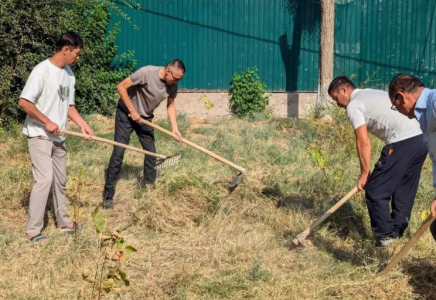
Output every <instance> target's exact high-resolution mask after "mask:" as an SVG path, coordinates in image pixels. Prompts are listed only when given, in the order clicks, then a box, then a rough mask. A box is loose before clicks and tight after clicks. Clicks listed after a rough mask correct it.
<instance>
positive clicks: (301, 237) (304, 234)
mask: <svg viewBox="0 0 436 300" xmlns="http://www.w3.org/2000/svg"><path fill="white" fill-rule="evenodd" d="M356 193H357V186H355V187H354V188H352V189H351V190H350V191H349V192H348V193H347V194H346V195H345V196H344V197H343V198H342V199H340V200H339V201H338V202H336V204H335V205H333V206H332V207H331V208H330V209H329V210H328V211H326V212H325V213H324V214H323V215H322V216H321V217H319V218H318V219H316V220H315V221H314V222H313V223H312V224H311V225H310V226H309V227H307V228H306V229H305V230H304V231H303V232H302V233H300V234H299V235H298V238H299V240H300V241H301V240H304V239H305V238H306V237H307V236H308V235H309V234H310V233H311V232H312V230H313V229H315V228H316V227H318V225H319V224H321V223H322V222H324V220H325V219H327V218H328V217H329V216H330V215H331V214H333V213H334V212H335V211H336V210H338V208H339V207H341V206H342V205H343V204H344V203H345V202H347V201H348V200H350V198H351V197H353V196H354V194H356Z"/></svg>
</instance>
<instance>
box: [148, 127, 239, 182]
mask: <svg viewBox="0 0 436 300" xmlns="http://www.w3.org/2000/svg"><path fill="white" fill-rule="evenodd" d="M141 122H142V123H143V124H146V125H148V126H150V127H153V128H155V129H157V130H159V131H161V132H163V133H165V134H167V135H169V136H172V137H173V138H177V136H176V135H175V134H174V133H172V132H171V131H168V130H166V129H165V128H162V127H160V126H159V125H156V124H154V123H152V122H149V121H147V120H144V119H141ZM181 142H183V143H185V144H187V145H189V146H191V147H193V148H195V149H197V150H199V151H201V152H203V153H205V154H207V155H209V156H211V157H213V158H215V159H216V160H218V161H220V162H222V163H225V164H226V165H229V166H230V167H232V168H234V169H236V170H238V171H239V173H238V175H236V177H235V178H234V179H233V180H232V181H231V182H230V183H229V188H230V189H233V188H235V187H236V186H237V185H238V184H239V182H240V181H241V179H242V175H244V173H245V169H244V168H243V167H240V166H238V165H236V164H235V163H232V162H231V161H229V160H227V159H225V158H223V157H221V156H219V155H217V154H215V153H213V152H212V151H209V150H207V149H206V148H203V147H201V146H199V145H197V144H195V143H193V142H190V141H188V140H186V139H183V138H182V140H181Z"/></svg>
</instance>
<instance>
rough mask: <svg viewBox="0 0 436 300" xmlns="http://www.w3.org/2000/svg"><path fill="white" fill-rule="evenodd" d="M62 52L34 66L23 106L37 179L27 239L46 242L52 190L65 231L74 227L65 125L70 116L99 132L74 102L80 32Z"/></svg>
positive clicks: (68, 36)
mask: <svg viewBox="0 0 436 300" xmlns="http://www.w3.org/2000/svg"><path fill="white" fill-rule="evenodd" d="M56 47H57V49H56V53H55V54H54V55H53V56H52V57H50V58H49V59H46V60H44V61H43V62H41V63H39V64H38V65H37V66H36V67H35V68H33V70H32V72H31V73H30V76H29V78H28V79H27V82H26V85H25V87H24V89H23V91H22V92H21V95H20V99H19V100H18V105H19V106H20V107H21V108H22V109H23V110H24V112H26V114H27V116H26V120H25V122H24V126H23V133H24V134H25V135H26V136H27V138H28V140H27V141H28V145H29V153H30V158H31V160H32V173H33V178H34V179H35V183H34V185H33V187H32V191H31V193H30V200H29V216H28V221H27V230H26V238H27V239H28V240H29V241H33V242H43V241H46V240H47V237H46V236H45V235H43V234H42V233H41V231H42V229H43V225H44V213H45V207H46V203H47V198H48V196H49V193H50V191H51V192H52V198H53V206H54V213H55V217H56V224H57V226H58V227H59V228H60V229H61V230H62V231H73V230H74V229H75V227H76V225H77V224H76V223H74V222H71V221H70V218H69V215H68V212H67V207H66V200H67V197H66V184H67V174H66V148H65V143H64V141H65V137H64V136H61V135H59V133H60V129H65V127H66V124H67V118H70V119H71V120H73V121H74V122H75V123H76V124H77V125H78V126H79V127H80V129H81V131H82V133H84V134H87V135H93V134H94V133H93V131H92V129H91V128H90V127H89V126H88V124H87V123H86V122H85V120H83V118H82V117H81V116H80V114H79V113H78V111H77V110H76V108H75V106H74V86H75V82H76V79H75V77H74V74H73V72H72V71H71V68H70V65H72V64H74V63H75V62H76V61H77V60H78V59H79V55H80V52H81V50H82V48H83V42H82V39H81V38H80V36H79V35H78V34H77V33H75V32H72V31H68V32H66V33H65V34H63V35H62V36H61V38H60V39H59V40H58V42H57V44H56Z"/></svg>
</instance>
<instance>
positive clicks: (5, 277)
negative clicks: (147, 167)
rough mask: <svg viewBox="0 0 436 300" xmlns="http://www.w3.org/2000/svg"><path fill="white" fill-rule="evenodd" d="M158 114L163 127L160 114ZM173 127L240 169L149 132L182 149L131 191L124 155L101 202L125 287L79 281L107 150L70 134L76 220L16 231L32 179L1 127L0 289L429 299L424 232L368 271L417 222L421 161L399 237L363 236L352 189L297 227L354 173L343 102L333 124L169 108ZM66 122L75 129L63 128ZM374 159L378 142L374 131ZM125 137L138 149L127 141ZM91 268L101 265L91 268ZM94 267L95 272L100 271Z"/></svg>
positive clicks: (92, 260)
mask: <svg viewBox="0 0 436 300" xmlns="http://www.w3.org/2000/svg"><path fill="white" fill-rule="evenodd" d="M88 120H89V122H90V124H91V125H92V126H93V128H94V131H95V132H96V134H97V135H99V136H101V137H105V138H112V137H113V121H112V120H111V119H107V118H103V117H100V116H91V117H89V118H88ZM159 124H160V125H162V126H164V127H167V128H168V122H167V121H165V120H162V121H160V122H159ZM179 126H180V129H181V132H182V134H183V136H184V137H185V138H187V139H189V140H192V141H193V142H196V143H198V144H200V145H202V146H204V147H206V148H208V149H210V150H212V151H214V152H216V153H218V154H220V155H222V156H223V157H225V158H227V159H229V160H231V161H234V162H235V163H237V164H238V165H241V166H243V167H245V168H246V169H247V173H246V175H244V177H243V180H242V182H241V183H240V185H239V186H238V187H237V189H236V190H234V191H233V192H231V193H230V192H229V191H228V190H227V183H228V182H229V181H230V180H231V179H232V178H233V177H234V176H235V175H236V174H237V171H235V170H233V169H231V168H230V167H228V166H226V165H223V164H221V163H219V162H217V161H215V160H214V159H212V158H210V157H208V156H206V155H204V154H202V153H200V152H198V151H196V150H194V149H192V148H189V147H187V146H183V145H180V144H178V143H176V142H174V141H173V140H172V138H169V137H167V136H164V135H163V134H161V133H159V132H156V141H157V149H158V153H162V154H165V155H171V154H176V153H179V152H180V153H181V154H182V160H181V161H180V163H179V164H178V165H176V166H173V167H170V168H167V169H165V170H163V171H162V172H161V173H160V174H159V177H158V180H157V183H156V185H155V186H154V187H152V188H147V189H140V188H139V185H138V181H139V179H140V177H141V176H142V162H143V157H142V156H141V155H140V154H138V153H134V152H126V156H125V159H124V167H123V171H122V177H121V180H120V181H119V182H118V185H117V193H116V197H115V209H114V210H111V211H101V213H102V214H103V216H104V219H105V221H106V225H105V226H106V227H107V228H111V229H113V230H115V229H118V230H120V231H121V234H122V236H123V238H124V241H125V243H126V244H129V245H132V246H133V247H134V248H136V250H137V252H135V253H133V254H130V256H129V257H128V258H127V259H126V261H125V262H124V263H123V270H124V271H125V273H126V274H127V277H128V279H129V280H130V285H129V286H123V285H119V287H117V288H115V289H112V291H111V292H109V293H107V292H105V291H104V290H100V289H99V287H98V286H97V287H96V286H95V284H93V283H90V282H88V281H87V280H84V279H83V276H82V274H84V273H86V274H91V277H94V275H95V274H97V277H98V276H102V273H101V271H100V272H97V273H96V270H97V264H98V263H99V262H101V261H102V257H104V256H105V253H104V249H103V248H102V247H100V241H99V234H98V233H97V232H96V229H95V225H94V221H93V219H92V217H91V212H92V211H93V210H94V209H95V207H96V206H99V205H101V195H102V189H103V185H104V178H105V169H106V167H107V164H108V160H109V157H110V154H111V147H110V146H109V145H104V144H100V143H96V142H88V141H85V140H82V139H80V138H74V137H68V138H67V148H68V174H69V183H68V194H69V197H70V199H71V201H70V213H71V216H72V217H73V218H74V219H75V220H76V221H78V222H80V223H83V224H84V225H85V226H84V228H83V230H82V231H81V232H80V233H79V234H78V235H77V236H76V238H74V237H72V236H65V235H63V234H61V233H60V232H58V231H57V230H56V228H55V225H54V223H53V218H52V216H51V215H50V214H49V218H48V223H47V227H46V229H45V233H46V234H47V235H48V236H49V238H50V241H49V242H48V243H45V244H42V245H37V244H28V243H26V242H25V238H24V229H25V225H26V218H27V213H26V207H27V201H28V196H29V191H30V188H31V185H32V181H33V179H32V175H31V170H30V160H29V157H28V153H27V141H26V139H25V138H24V137H23V136H22V135H21V134H20V132H19V131H20V128H19V127H18V126H17V128H16V130H12V131H10V132H2V134H1V138H0V145H1V147H0V157H1V159H0V212H1V218H0V251H1V256H0V298H1V299H94V298H98V297H101V298H102V299H103V298H104V299H330V298H339V299H435V297H436V289H435V287H436V286H435V284H434V283H433V282H434V280H433V278H434V276H435V275H436V274H435V271H434V269H435V264H434V260H433V258H434V256H435V251H434V250H435V244H434V242H433V241H432V238H431V236H430V235H429V234H426V235H425V236H423V238H422V239H421V240H420V241H419V242H418V244H417V245H416V246H415V248H414V249H413V250H412V251H411V253H410V255H409V256H408V257H407V258H406V259H405V260H404V261H403V262H402V264H401V265H400V267H399V268H397V269H396V270H395V271H393V272H392V273H391V274H389V276H386V277H381V276H379V275H378V271H379V269H380V268H381V267H383V266H384V265H385V263H386V262H387V261H388V260H389V259H390V258H391V257H392V256H393V254H394V253H396V252H398V251H399V249H400V248H401V247H402V245H403V244H404V243H405V242H406V241H407V238H408V237H410V236H411V234H413V232H414V231H415V230H416V229H417V228H418V227H419V226H420V224H421V222H422V218H423V217H425V212H426V211H427V210H428V205H429V202H430V200H431V199H432V197H433V194H432V188H431V175H430V169H431V164H430V163H429V162H428V161H427V162H426V164H425V166H424V171H423V174H422V177H421V183H420V187H419V191H418V195H417V199H416V203H415V207H414V210H413V215H412V218H411V220H410V226H409V230H408V232H407V234H406V238H404V239H402V240H400V241H398V242H396V243H395V244H394V246H393V247H390V248H389V249H378V248H375V247H374V246H373V240H372V235H371V232H370V228H369V219H368V213H367V210H366V206H365V204H364V199H363V195H362V194H358V195H356V196H355V197H354V198H353V199H352V200H351V201H349V202H348V203H347V204H345V205H344V206H343V207H342V208H341V209H340V210H339V211H338V212H336V213H335V214H334V215H332V216H331V217H330V218H329V219H327V221H326V222H325V224H323V225H322V226H321V227H320V228H319V229H318V230H317V231H316V233H315V234H313V235H311V237H310V238H309V239H310V240H311V243H310V245H309V247H307V248H304V249H300V248H294V247H293V246H292V242H291V241H292V239H293V237H294V236H295V235H297V234H298V233H299V232H301V231H302V230H303V229H304V228H305V227H307V226H308V225H309V224H310V223H311V222H312V221H313V220H314V219H315V218H316V217H319V216H320V215H321V214H322V213H323V212H324V211H325V210H327V209H328V208H329V207H331V206H332V205H333V204H334V203H335V202H336V201H337V200H338V199H340V198H341V197H342V196H343V195H345V194H346V193H347V192H348V191H349V190H350V189H351V188H352V187H353V186H354V184H355V182H356V180H357V176H358V174H359V167H358V159H357V156H356V154H355V146H354V134H353V132H352V130H351V128H350V126H349V124H348V123H347V122H346V120H345V119H344V115H343V114H342V113H341V112H339V113H338V112H337V113H336V115H335V117H334V122H333V123H323V122H320V121H311V120H294V119H274V118H270V119H264V120H258V121H247V120H241V119H236V118H226V119H188V118H185V117H180V119H179ZM72 129H73V130H74V129H75V130H77V128H74V127H72ZM132 137H133V136H132ZM372 141H373V143H372V146H373V158H374V159H375V158H377V157H378V154H379V151H380V150H381V148H382V146H383V144H382V143H381V142H378V141H377V140H375V139H374V140H372ZM131 144H133V145H136V146H139V143H138V141H137V140H136V138H132V143H131ZM99 270H101V269H99ZM103 273H104V272H103Z"/></svg>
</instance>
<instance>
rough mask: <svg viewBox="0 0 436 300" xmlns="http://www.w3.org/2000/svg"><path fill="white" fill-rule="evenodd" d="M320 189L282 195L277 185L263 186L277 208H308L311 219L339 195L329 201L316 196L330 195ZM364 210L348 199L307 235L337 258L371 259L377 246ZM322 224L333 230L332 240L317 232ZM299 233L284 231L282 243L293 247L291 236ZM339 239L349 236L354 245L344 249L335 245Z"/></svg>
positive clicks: (361, 261) (361, 262)
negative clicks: (365, 218) (315, 191)
mask: <svg viewBox="0 0 436 300" xmlns="http://www.w3.org/2000/svg"><path fill="white" fill-rule="evenodd" d="M319 192H320V193H314V195H313V196H312V197H305V196H301V195H298V194H294V195H285V194H284V193H283V192H282V191H281V189H280V187H279V186H278V185H275V186H273V187H267V188H265V189H263V190H262V194H263V195H264V196H266V197H268V198H270V199H274V200H276V201H277V208H279V209H286V210H295V209H296V210H300V211H301V210H303V211H307V212H309V213H310V214H311V215H313V221H312V222H314V221H315V220H316V219H318V218H320V217H321V216H322V215H323V214H324V213H325V212H326V211H327V210H328V209H330V208H331V207H332V206H333V205H334V204H335V203H336V202H337V201H338V200H339V198H340V197H342V196H337V197H334V199H332V200H331V201H322V202H321V201H320V200H319V199H329V198H330V199H331V198H332V196H331V195H328V194H326V193H323V192H322V191H319ZM363 213H366V211H364V212H359V205H358V204H357V203H354V202H352V201H348V202H346V203H345V204H343V205H342V206H341V207H340V208H338V210H337V211H335V212H334V213H333V214H332V215H330V216H329V217H328V218H327V219H326V220H325V221H324V222H323V223H321V224H320V225H319V226H318V227H316V228H315V229H314V230H313V231H312V232H311V234H310V235H309V236H308V239H311V240H312V241H313V245H314V246H315V247H317V248H321V249H324V250H325V251H326V252H327V253H330V254H331V255H332V256H333V257H334V258H335V259H337V260H340V261H345V262H349V263H351V264H353V265H357V266H364V265H367V264H368V263H373V262H374V259H372V258H371V255H373V254H375V252H376V251H377V250H374V249H373V246H372V243H373V240H372V237H371V235H370V234H368V231H367V229H366V227H365V222H364V216H363ZM312 222H311V223H312ZM322 226H327V228H328V230H329V231H331V232H334V235H335V237H336V239H335V240H333V241H332V240H328V239H325V238H322V237H320V236H318V235H317V231H318V230H319V229H320V227H322ZM299 233H300V232H295V231H294V230H289V231H287V232H285V234H284V238H285V240H286V241H287V242H286V245H285V246H286V247H288V248H289V249H295V248H296V246H295V245H294V244H293V243H292V240H293V239H294V238H295V237H296V235H297V234H299ZM338 239H339V244H340V243H341V241H345V240H350V239H351V240H352V241H353V242H354V246H353V248H352V249H347V248H346V247H341V246H338ZM377 256H379V255H377Z"/></svg>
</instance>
